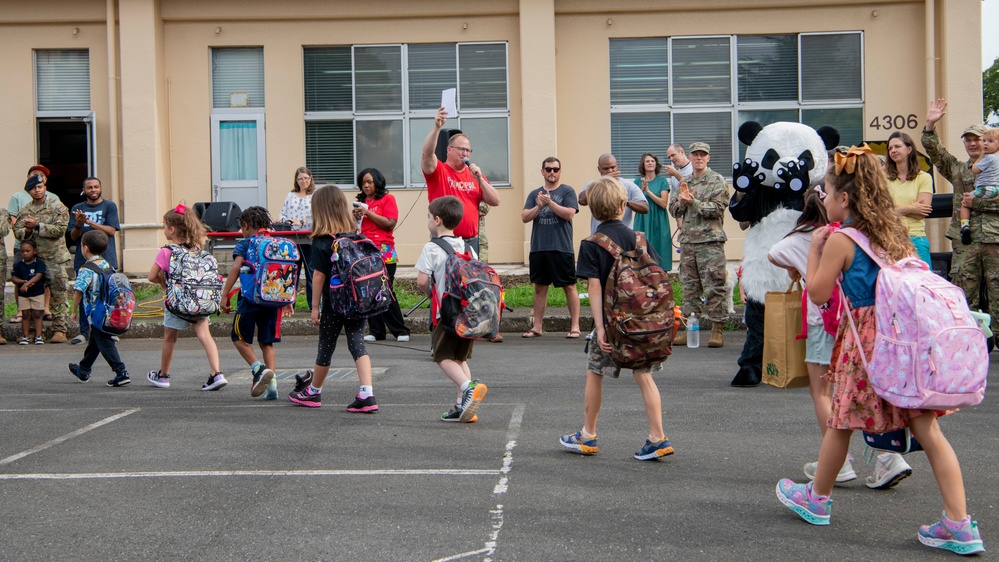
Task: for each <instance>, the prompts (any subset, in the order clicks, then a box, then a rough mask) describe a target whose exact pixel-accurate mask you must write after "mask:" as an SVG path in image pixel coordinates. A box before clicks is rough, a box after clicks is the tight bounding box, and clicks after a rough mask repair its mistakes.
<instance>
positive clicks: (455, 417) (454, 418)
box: [441, 404, 479, 423]
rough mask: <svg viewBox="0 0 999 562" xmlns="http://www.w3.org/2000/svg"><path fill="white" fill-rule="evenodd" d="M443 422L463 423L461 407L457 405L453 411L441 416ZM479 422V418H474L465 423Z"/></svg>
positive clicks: (452, 407) (452, 408) (453, 407)
mask: <svg viewBox="0 0 999 562" xmlns="http://www.w3.org/2000/svg"><path fill="white" fill-rule="evenodd" d="M441 421H442V422H461V421H462V420H461V406H459V405H457V404H455V405H454V406H451V409H450V410H448V411H446V412H444V413H443V414H441ZM477 421H479V416H472V417H471V418H469V419H468V421H466V422H464V423H475V422H477Z"/></svg>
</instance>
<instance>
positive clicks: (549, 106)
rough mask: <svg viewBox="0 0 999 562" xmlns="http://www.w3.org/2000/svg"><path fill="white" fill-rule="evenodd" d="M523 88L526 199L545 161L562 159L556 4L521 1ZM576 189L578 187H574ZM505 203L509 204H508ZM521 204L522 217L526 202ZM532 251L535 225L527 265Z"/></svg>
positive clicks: (527, 237) (527, 234) (527, 233)
mask: <svg viewBox="0 0 999 562" xmlns="http://www.w3.org/2000/svg"><path fill="white" fill-rule="evenodd" d="M520 89H521V94H522V97H521V114H520V119H521V122H520V125H521V137H522V139H523V143H522V146H523V151H522V152H521V159H522V160H521V162H522V164H523V170H524V178H523V179H524V190H523V193H524V196H525V197H526V194H527V193H530V192H531V190H532V189H534V188H535V187H538V186H540V185H541V184H542V183H543V180H542V178H541V161H542V160H544V159H545V158H546V157H548V156H552V155H554V156H558V127H557V121H556V103H555V1H554V0H520ZM574 187H575V186H574ZM504 203H505V201H504ZM510 204H511V205H517V209H518V213H517V214H518V215H519V214H520V213H519V209H520V207H521V206H522V205H523V204H524V202H523V201H522V200H518V201H511V202H510ZM530 251H531V225H530V223H528V224H526V225H524V263H527V256H528V254H529V253H530Z"/></svg>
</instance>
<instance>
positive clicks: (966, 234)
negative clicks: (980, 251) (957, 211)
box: [961, 226, 971, 246]
mask: <svg viewBox="0 0 999 562" xmlns="http://www.w3.org/2000/svg"><path fill="white" fill-rule="evenodd" d="M961 243H962V244H964V245H965V246H967V245H968V244H971V227H970V226H962V227H961Z"/></svg>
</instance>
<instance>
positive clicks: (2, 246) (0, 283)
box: [0, 207, 17, 345]
mask: <svg viewBox="0 0 999 562" xmlns="http://www.w3.org/2000/svg"><path fill="white" fill-rule="evenodd" d="M9 233H10V213H8V212H7V209H4V208H2V207H0V322H3V319H4V317H5V316H6V314H7V313H6V308H4V307H5V305H6V303H5V302H4V294H5V293H6V292H7V291H5V290H4V288H5V287H6V286H7V245H6V243H5V242H4V238H5V237H6V236H7V234H9ZM14 302H17V295H14ZM5 343H7V340H6V339H5V338H4V337H3V335H0V345H3V344H5Z"/></svg>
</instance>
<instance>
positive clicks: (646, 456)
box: [635, 439, 673, 461]
mask: <svg viewBox="0 0 999 562" xmlns="http://www.w3.org/2000/svg"><path fill="white" fill-rule="evenodd" d="M672 454H673V447H672V446H671V445H670V444H669V439H663V440H662V441H660V442H658V443H653V442H652V441H651V440H649V439H646V440H645V446H644V447H642V450H641V451H638V452H637V453H635V458H636V459H638V460H640V461H654V460H656V459H658V458H659V457H665V456H667V455H672Z"/></svg>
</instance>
